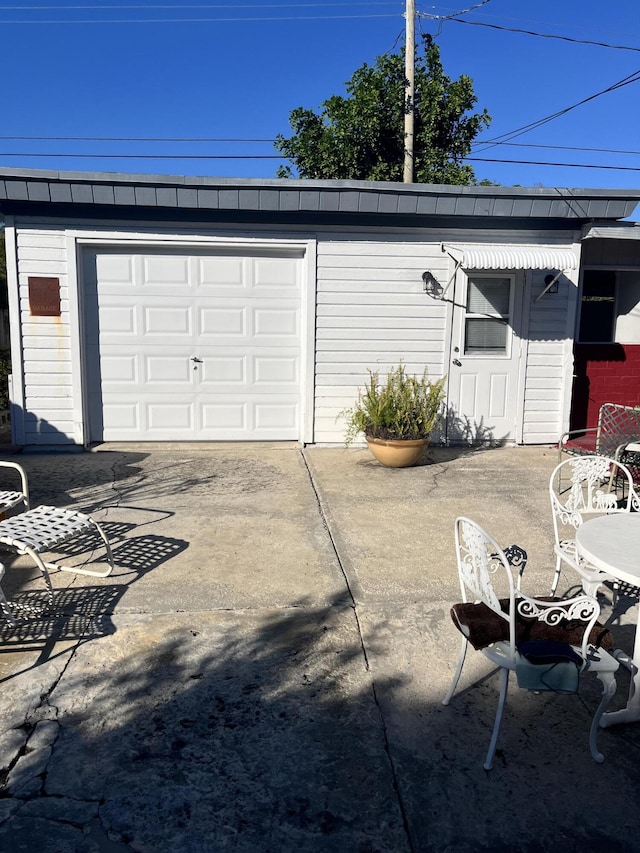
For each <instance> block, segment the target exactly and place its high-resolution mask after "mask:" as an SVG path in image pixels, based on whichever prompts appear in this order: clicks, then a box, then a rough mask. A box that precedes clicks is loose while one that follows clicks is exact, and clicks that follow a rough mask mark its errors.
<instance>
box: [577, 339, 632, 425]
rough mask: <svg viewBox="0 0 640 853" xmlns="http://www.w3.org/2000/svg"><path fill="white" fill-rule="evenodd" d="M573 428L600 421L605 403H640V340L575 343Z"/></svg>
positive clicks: (596, 423)
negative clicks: (634, 342) (599, 413)
mask: <svg viewBox="0 0 640 853" xmlns="http://www.w3.org/2000/svg"><path fill="white" fill-rule="evenodd" d="M574 355H575V370H574V373H575V375H576V376H575V379H574V380H573V401H572V404H571V429H583V428H585V427H595V426H597V425H598V411H599V409H600V406H601V405H602V404H603V403H623V404H625V405H636V404H638V403H640V344H575V346H574Z"/></svg>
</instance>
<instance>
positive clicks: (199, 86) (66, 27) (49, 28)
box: [0, 0, 640, 188]
mask: <svg viewBox="0 0 640 853" xmlns="http://www.w3.org/2000/svg"><path fill="white" fill-rule="evenodd" d="M476 5H478V3H476V2H474V0H467V2H466V3H465V2H464V0H463V2H462V3H460V5H458V6H455V5H452V4H451V3H449V4H447V5H441V4H427V3H422V2H421V0H416V6H417V10H418V21H417V25H416V33H419V32H420V30H421V29H422V30H423V31H424V32H428V33H430V34H432V35H433V36H434V37H436V39H437V41H438V44H439V45H440V48H441V57H442V62H443V65H444V68H445V71H446V73H447V74H448V75H449V76H450V77H453V78H457V77H458V76H459V75H460V74H463V73H464V74H468V75H469V76H470V77H472V79H473V81H474V86H475V90H476V94H477V96H478V105H477V106H478V107H479V108H484V107H486V109H487V110H488V111H489V113H490V114H491V116H492V119H493V121H492V124H491V126H490V127H489V128H488V129H487V130H486V131H484V132H483V133H482V139H484V140H492V139H494V138H495V137H498V136H500V135H502V134H506V133H509V132H511V131H513V130H515V129H517V128H519V127H521V126H523V125H527V124H529V123H531V122H535V121H537V120H539V119H542V118H545V117H546V116H549V115H551V114H554V113H556V112H559V111H562V110H565V109H566V108H567V107H570V106H572V105H573V104H576V103H578V102H579V101H582V100H583V99H585V98H588V97H590V96H592V95H595V94H596V93H597V92H600V91H601V90H603V89H606V88H608V87H610V86H611V85H613V84H615V83H618V82H619V81H622V80H623V79H625V78H627V77H629V76H630V75H633V74H634V73H636V72H638V71H639V70H640V11H639V10H638V4H637V0H615V2H612V3H608V4H607V3H601V2H595V0H562V2H559V0H553V2H551V0H519V2H517V3H514V2H513V0H490V2H488V1H487V0H485V2H484V3H481V2H480V3H479V8H474V9H472V10H471V11H469V12H466V13H465V14H461V15H459V16H458V18H457V19H455V20H453V19H449V20H443V19H442V18H443V17H446V16H450V15H453V14H455V13H458V12H461V11H462V10H465V9H469V8H470V7H473V6H476ZM404 10H405V0H369V2H364V0H351V2H348V0H333V2H329V0H327V2H324V0H299V2H297V3H296V2H294V0H288V2H287V0H282V2H275V0H237V2H235V3H232V2H230V0H226V2H225V0H218V2H216V3H207V2H206V0H193V1H192V2H191V0H186V2H183V3H178V2H176V0H173V2H172V0H155V2H153V0H131V2H127V0H104V2H89V1H88V0H85V2H84V3H83V2H82V0H39V2H38V0H33V2H32V0H25V2H23V3H21V4H20V5H18V4H17V3H16V2H15V0H14V4H13V5H10V4H9V3H6V2H3V0H0V27H1V28H2V30H3V34H4V38H3V40H2V46H3V47H2V53H3V65H4V81H3V82H4V85H3V97H2V100H3V107H4V108H3V113H2V117H3V121H2V125H1V130H0V137H2V138H0V166H4V167H15V168H22V167H24V168H46V169H55V170H69V169H73V170H89V171H103V172H128V173H136V172H147V173H153V174H184V175H214V176H223V177H257V178H260V177H274V176H275V171H276V168H277V166H278V162H279V161H277V160H274V159H268V158H269V156H270V155H273V154H274V153H275V152H274V150H273V147H272V145H271V144H270V143H269V142H268V141H264V142H230V141H228V142H222V141H221V142H214V141H208V142H201V143H195V142H169V141H163V142H153V141H146V142H134V141H113V140H116V139H118V140H119V139H122V138H129V139H132V138H146V139H167V138H180V139H207V140H213V139H216V140H217V139H221V140H222V139H224V140H249V139H252V140H254V139H255V140H271V139H273V137H274V136H275V135H276V134H277V133H283V134H284V135H287V134H288V132H289V126H288V116H289V113H290V111H291V110H292V109H293V108H295V107H297V106H304V107H309V108H313V109H318V108H319V106H320V104H321V102H322V101H323V100H324V99H326V98H328V97H329V96H330V95H332V94H341V93H343V92H344V83H345V82H346V81H347V80H348V79H349V77H350V76H351V74H352V73H353V71H354V70H355V69H356V68H357V67H359V66H360V65H361V64H362V63H364V62H367V63H372V62H373V61H374V60H375V58H376V56H378V55H380V54H383V53H385V52H389V51H394V50H397V49H398V47H399V45H400V44H401V43H402V41H403V39H404V28H405V23H404V17H403V13H404ZM426 15H428V16H441V17H440V18H439V19H437V18H436V19H434V18H430V17H425V16H426ZM463 21H464V22H463ZM498 27H499V28H502V29H497V28H498ZM513 30H531V31H534V32H537V33H540V34H546V35H548V36H551V35H555V36H563V37H565V38H570V39H575V40H577V41H576V42H570V41H566V40H560V39H554V38H545V37H541V36H532V35H526V34H523V33H519V32H514V31H513ZM590 41H591V42H593V41H597V42H604V43H607V44H609V45H617V46H620V47H625V48H633V50H623V49H614V48H613V47H599V46H595V45H592V44H584V43H581V42H590ZM638 76H640V75H638ZM639 103H640V82H632V83H630V84H629V85H624V86H620V87H619V88H618V89H616V90H615V91H612V92H609V93H608V94H604V95H602V96H600V97H597V98H595V99H593V100H591V101H589V102H588V103H586V104H584V105H582V106H580V107H577V108H576V109H574V110H571V111H569V112H567V113H566V114H565V115H562V116H561V117H559V118H556V119H555V120H554V121H551V122H548V123H546V124H544V125H542V126H541V127H538V128H536V129H534V130H532V131H530V132H529V133H526V134H523V135H520V136H518V137H517V138H514V139H513V140H512V141H513V142H516V143H518V145H517V146H515V145H510V146H506V145H495V144H492V145H480V144H478V145H477V146H476V148H475V149H474V152H473V155H472V156H474V157H478V158H480V157H481V158H491V159H492V160H493V159H497V160H529V161H546V162H554V163H580V164H590V165H598V166H624V167H627V170H619V171H618V170H614V169H605V168H573V167H567V166H564V167H557V166H554V167H552V166H543V165H524V164H517V163H515V164H508V163H499V162H480V161H474V162H473V163H472V165H473V166H474V169H475V172H476V176H477V177H478V179H482V178H488V179H490V180H492V181H496V182H498V183H500V184H504V185H506V186H509V185H512V184H520V185H522V186H540V185H541V186H557V187H593V188H595V187H601V188H632V187H637V186H638V185H639V183H640V109H639V108H638V105H639ZM7 137H37V138H34V139H27V138H23V139H9V138H7ZM44 137H57V139H53V138H50V139H45V138H44ZM60 137H75V138H78V137H108V138H109V141H108V140H104V141H76V140H74V139H61V138H60ZM525 144H526V147H522V146H523V145H525ZM534 145H535V146H554V147H531V146H534ZM586 148H590V149H607V150H606V151H587V150H576V149H586ZM612 150H617V151H626V152H636V153H635V154H633V153H625V154H621V153H612ZM37 153H39V154H43V155H46V156H40V157H28V156H25V155H26V154H37ZM12 154H18V155H20V156H10V155H12ZM56 154H58V155H59V154H64V155H75V156H64V157H60V156H53V155H56ZM80 154H83V155H91V156H88V157H80V156H78V155H80ZM115 154H137V155H138V157H135V158H131V159H124V158H114V157H113V156H109V157H98V156H97V155H115ZM170 154H171V155H185V154H186V155H189V158H188V159H169V158H168V157H167V156H166V155H170ZM141 155H146V157H142V156H141ZM148 155H163V156H162V157H161V158H159V159H151V158H150V157H149V156H148ZM206 155H208V156H209V157H211V156H212V155H218V156H219V155H243V156H244V158H246V159H227V158H221V159H205V158H204V157H206ZM252 155H262V158H263V159H259V158H258V157H254V156H252ZM196 157H199V158H200V159H196Z"/></svg>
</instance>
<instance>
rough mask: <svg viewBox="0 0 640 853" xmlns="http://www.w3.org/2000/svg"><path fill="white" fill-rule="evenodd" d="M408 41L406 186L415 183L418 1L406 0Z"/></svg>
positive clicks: (406, 75) (405, 121)
mask: <svg viewBox="0 0 640 853" xmlns="http://www.w3.org/2000/svg"><path fill="white" fill-rule="evenodd" d="M406 2H407V6H406V12H405V19H406V39H405V46H404V68H405V70H404V74H405V77H406V78H407V90H406V93H405V100H404V174H403V181H404V183H405V184H412V183H413V118H414V112H413V100H414V93H415V76H416V75H415V64H416V0H406Z"/></svg>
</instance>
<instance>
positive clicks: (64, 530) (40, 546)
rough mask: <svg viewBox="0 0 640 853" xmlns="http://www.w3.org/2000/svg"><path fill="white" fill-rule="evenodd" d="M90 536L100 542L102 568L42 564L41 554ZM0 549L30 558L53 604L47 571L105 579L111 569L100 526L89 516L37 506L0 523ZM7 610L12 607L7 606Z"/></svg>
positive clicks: (60, 548) (108, 549)
mask: <svg viewBox="0 0 640 853" xmlns="http://www.w3.org/2000/svg"><path fill="white" fill-rule="evenodd" d="M92 534H97V535H98V536H99V538H100V539H101V540H102V544H103V545H104V548H105V551H106V560H107V563H108V565H107V567H106V568H101V569H91V568H88V567H87V566H86V564H83V565H73V566H67V565H64V564H63V563H61V562H46V561H45V560H44V559H43V556H42V554H43V553H46V552H50V551H54V552H55V551H61V550H64V548H65V546H66V545H67V544H68V543H70V542H71V540H74V539H78V537H81V536H86V535H88V536H91V535H92ZM76 544H77V543H76ZM0 547H4V548H7V549H9V550H13V551H15V552H16V553H17V554H19V555H26V556H29V557H31V559H32V560H33V561H34V563H35V564H36V566H37V567H38V568H39V569H40V571H41V572H42V576H43V578H44V581H45V584H46V585H47V590H48V594H49V602H50V603H53V587H52V584H51V578H50V577H49V570H50V569H55V570H58V571H63V572H73V573H75V574H81V575H89V576H91V577H98V578H105V577H107V576H108V575H110V574H111V572H112V571H113V568H114V565H113V554H112V552H111V546H110V544H109V540H108V539H107V537H106V535H105V533H104V531H103V530H102V528H101V526H100V525H99V524H98V522H97V521H95V520H94V519H93V518H91V517H90V516H88V515H84V514H83V513H81V512H77V511H76V510H72V509H59V508H58V507H53V506H38V507H35V508H34V509H30V510H27V512H23V513H21V514H20V515H17V516H14V517H12V518H6V519H4V520H2V521H0ZM70 547H71V546H70ZM9 607H10V608H11V607H12V606H11V604H9ZM27 609H28V608H27Z"/></svg>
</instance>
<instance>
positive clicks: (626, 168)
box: [0, 151, 640, 172]
mask: <svg viewBox="0 0 640 853" xmlns="http://www.w3.org/2000/svg"><path fill="white" fill-rule="evenodd" d="M0 157H18V158H20V157H25V158H43V157H44V158H52V159H53V158H55V159H67V160H73V159H83V160H86V159H93V160H285V159H287V158H286V157H284V156H281V155H278V154H61V153H58V152H56V153H35V152H25V151H23V152H20V153H16V152H6V151H5V152H0ZM464 160H465V161H466V160H468V161H472V162H474V163H503V164H506V165H522V166H561V167H563V168H576V169H606V170H618V171H623V172H640V166H610V165H599V164H595V163H557V162H553V161H547V160H507V159H502V158H499V157H465V158H464Z"/></svg>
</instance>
